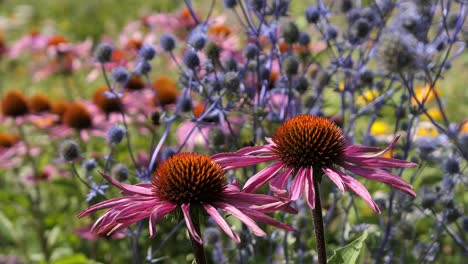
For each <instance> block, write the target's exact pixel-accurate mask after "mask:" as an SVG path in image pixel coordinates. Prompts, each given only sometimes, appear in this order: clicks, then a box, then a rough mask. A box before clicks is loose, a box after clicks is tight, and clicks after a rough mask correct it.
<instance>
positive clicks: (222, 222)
mask: <svg viewBox="0 0 468 264" xmlns="http://www.w3.org/2000/svg"><path fill="white" fill-rule="evenodd" d="M203 207H204V208H205V210H206V212H207V213H208V214H209V215H210V216H211V217H212V218H213V220H214V221H215V222H216V223H217V224H218V225H219V226H220V227H221V228H222V229H223V230H224V232H226V234H227V235H228V236H229V237H231V238H232V239H233V240H234V241H236V242H237V243H239V242H240V238H239V236H238V235H237V234H236V233H234V232H233V231H232V229H231V227H229V225H228V223H227V222H226V220H224V218H223V217H222V216H221V215H220V214H219V213H218V210H216V208H214V207H213V206H211V205H209V204H204V205H203Z"/></svg>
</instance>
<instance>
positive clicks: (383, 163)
mask: <svg viewBox="0 0 468 264" xmlns="http://www.w3.org/2000/svg"><path fill="white" fill-rule="evenodd" d="M345 160H346V162H349V163H354V164H356V165H360V166H366V167H373V168H412V167H416V166H418V164H416V163H413V162H408V161H405V160H399V159H392V158H362V157H356V156H346V158H345Z"/></svg>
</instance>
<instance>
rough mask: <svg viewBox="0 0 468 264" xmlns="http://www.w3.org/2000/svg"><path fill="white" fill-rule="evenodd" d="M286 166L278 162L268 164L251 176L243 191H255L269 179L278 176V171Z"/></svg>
mask: <svg viewBox="0 0 468 264" xmlns="http://www.w3.org/2000/svg"><path fill="white" fill-rule="evenodd" d="M283 167H284V165H283V163H281V162H276V163H274V164H272V165H270V166H267V167H266V168H264V169H263V170H261V171H259V172H257V173H256V174H255V175H253V176H252V177H250V179H248V180H247V182H246V183H245V185H244V189H243V191H245V192H255V191H256V190H258V189H259V188H260V187H262V186H263V185H264V184H265V183H266V182H267V181H269V180H270V179H271V178H273V177H274V176H276V173H278V171H280V170H281V169H282V168H283Z"/></svg>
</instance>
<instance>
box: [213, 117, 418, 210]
mask: <svg viewBox="0 0 468 264" xmlns="http://www.w3.org/2000/svg"><path fill="white" fill-rule="evenodd" d="M398 138H399V137H396V138H395V139H394V140H393V141H392V142H391V144H390V145H389V146H388V147H387V148H385V149H384V150H383V151H379V150H380V149H379V148H376V147H367V146H359V145H350V144H347V143H346V140H345V138H344V136H343V132H342V131H341V130H340V128H339V127H338V126H337V125H335V124H334V123H333V122H331V121H329V120H328V119H326V118H324V117H316V116H312V115H300V116H296V117H294V118H291V119H289V120H287V121H286V122H284V123H283V124H282V125H281V126H280V127H279V128H278V129H277V130H276V132H275V134H274V136H273V137H272V138H267V139H266V140H267V142H268V144H266V145H264V146H256V147H246V148H243V149H241V150H239V151H237V152H235V153H220V154H216V155H214V156H213V159H214V160H215V161H216V162H218V163H219V164H221V165H222V166H223V167H225V168H226V169H235V168H240V167H246V166H251V165H255V164H259V163H262V162H267V161H274V163H273V164H272V165H270V166H267V167H266V168H264V169H263V170H261V171H259V172H258V173H257V174H255V175H254V176H252V177H251V178H250V179H249V180H248V181H247V182H246V184H245V186H244V191H245V192H253V191H255V190H257V189H259V188H260V187H261V186H263V185H264V184H265V183H266V182H268V181H269V182H270V189H271V190H272V191H273V192H275V193H276V194H278V195H285V194H286V190H285V189H286V187H287V185H288V180H289V178H293V179H292V182H291V185H290V187H289V192H290V199H291V200H297V199H299V198H300V197H301V196H302V191H303V190H304V194H305V196H306V199H307V203H308V205H309V206H310V207H311V208H315V198H314V197H315V195H314V194H315V193H314V181H315V180H317V178H318V177H320V175H321V174H325V175H326V176H328V178H329V179H330V180H331V181H333V183H335V185H336V186H337V187H338V189H340V191H342V192H344V190H345V189H349V190H351V191H353V192H354V193H356V194H357V195H359V196H360V197H361V198H362V199H364V201H365V202H366V203H367V204H368V205H369V206H370V207H371V208H372V209H373V210H374V211H376V212H377V213H380V209H379V207H378V206H377V204H376V203H375V202H374V200H373V199H372V197H371V195H370V193H369V191H368V190H367V189H366V188H365V187H364V185H362V184H361V183H360V182H359V181H357V180H356V179H355V178H354V177H351V176H350V175H349V174H348V173H345V172H343V171H342V170H340V169H339V167H341V168H343V169H346V170H347V171H349V172H351V173H354V174H357V175H361V176H363V177H364V178H366V179H369V180H373V181H379V182H383V183H386V184H388V185H390V186H391V187H393V188H395V189H397V190H400V191H402V192H404V193H407V194H409V195H411V196H416V193H415V192H414V190H413V187H412V186H411V185H410V184H408V183H406V182H405V181H404V180H403V179H401V178H400V177H398V176H396V175H393V174H391V173H390V172H388V171H385V170H381V169H380V168H409V167H415V166H416V164H415V163H412V162H407V161H403V160H399V159H393V158H384V157H381V156H382V155H383V154H384V153H385V152H387V151H388V150H389V149H391V148H392V147H393V146H395V144H396V142H397V140H398ZM368 152H374V153H373V154H365V153H368ZM294 174H295V176H293V175H294Z"/></svg>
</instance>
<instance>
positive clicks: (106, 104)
mask: <svg viewBox="0 0 468 264" xmlns="http://www.w3.org/2000/svg"><path fill="white" fill-rule="evenodd" d="M108 90H109V89H107V86H102V87H99V88H98V89H96V91H95V92H94V95H93V103H94V104H95V105H96V106H97V107H99V109H101V111H103V112H104V113H106V114H110V113H113V112H119V111H120V105H119V100H118V99H117V98H108V97H107V96H106V95H105V92H106V91H108Z"/></svg>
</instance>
